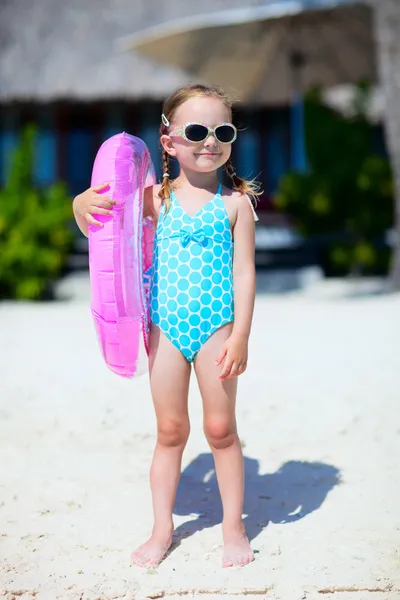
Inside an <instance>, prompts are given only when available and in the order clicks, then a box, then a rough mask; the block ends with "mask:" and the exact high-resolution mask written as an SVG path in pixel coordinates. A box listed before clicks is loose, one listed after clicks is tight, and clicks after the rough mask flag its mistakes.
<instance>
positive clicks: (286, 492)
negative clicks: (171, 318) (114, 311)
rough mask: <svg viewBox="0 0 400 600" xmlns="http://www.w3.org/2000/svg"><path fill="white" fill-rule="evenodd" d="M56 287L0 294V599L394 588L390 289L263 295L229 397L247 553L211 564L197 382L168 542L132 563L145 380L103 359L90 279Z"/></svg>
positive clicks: (149, 428) (333, 286)
mask: <svg viewBox="0 0 400 600" xmlns="http://www.w3.org/2000/svg"><path fill="white" fill-rule="evenodd" d="M263 281H264V283H265V278H264V279H263V278H260V289H262V288H263V287H264V286H263ZM378 287H379V284H378ZM66 289H67V290H69V289H73V291H74V294H75V295H76V296H77V297H76V298H75V299H74V300H73V301H71V302H58V303H53V304H37V305H34V304H14V303H4V304H2V305H0V342H1V363H0V364H1V366H0V374H1V379H0V386H1V387H0V394H1V402H0V417H1V419H0V598H6V599H7V600H12V599H14V600H17V599H18V600H27V599H33V598H35V599H39V600H56V599H62V600H64V599H65V600H67V599H68V600H95V599H98V600H106V599H107V600H108V599H110V600H111V599H114V600H116V599H119V600H122V599H124V600H128V599H132V600H133V599H137V600H143V599H145V598H164V597H166V598H169V599H170V600H177V599H178V598H184V599H187V600H189V599H191V600H194V599H196V600H200V599H201V600H211V599H215V598H220V597H222V596H223V597H224V599H226V600H233V599H235V600H236V599H237V598H244V597H246V598H250V599H255V598H258V599H260V598H271V599H275V600H277V599H282V600H300V599H306V600H316V599H317V598H318V599H320V600H386V599H389V598H390V599H391V600H392V599H399V598H400V500H399V498H400V469H399V460H400V459H399V457H400V402H399V400H400V296H399V295H392V296H390V295H389V296H386V295H374V294H369V293H366V294H365V295H364V294H362V293H361V289H360V288H359V286H355V287H354V289H353V288H349V286H348V285H344V284H343V283H336V282H333V283H329V284H327V283H321V284H314V285H313V286H312V287H311V288H309V290H308V291H306V292H295V293H291V294H287V295H275V296H273V295H269V296H261V295H260V296H258V299H257V306H256V315H255V321H254V327H253V335H252V340H251V359H250V364H249V369H248V372H247V373H246V374H245V375H244V376H243V377H242V378H241V386H240V395H239V401H238V422H239V431H240V436H241V439H242V440H243V445H244V453H245V457H246V470H247V493H246V506H245V513H246V514H247V515H248V516H247V517H246V523H247V527H248V531H249V533H250V535H251V537H252V538H253V539H252V546H253V548H254V549H255V550H257V551H258V553H257V554H256V560H255V562H254V563H252V564H251V565H249V566H248V567H246V568H244V569H224V570H223V569H221V568H220V561H221V532H220V525H219V519H220V502H219V499H218V493H217V489H216V485H215V476H214V474H213V471H212V461H211V458H210V452H209V449H208V446H207V444H206V441H205V439H204V437H203V434H202V430H201V420H202V416H201V406H200V399H199V395H198V392H197V389H196V386H195V381H194V380H193V386H192V391H191V396H190V413H191V419H192V434H191V438H190V441H189V444H188V447H187V449H186V451H185V455H184V472H183V475H182V479H181V488H180V491H179V494H178V500H177V508H176V511H177V513H178V514H177V515H176V517H175V524H176V527H177V528H179V531H178V533H179V535H180V543H179V545H177V546H176V547H175V549H174V550H173V552H172V553H171V554H170V555H169V556H168V558H167V559H166V560H165V561H164V562H163V563H162V564H161V565H160V567H159V568H158V569H157V570H156V571H146V570H144V571H143V570H141V569H140V568H138V567H135V566H130V560H129V558H130V553H131V551H132V550H134V549H135V548H136V547H137V546H138V545H139V544H140V543H142V542H143V541H144V540H145V539H146V538H147V537H148V535H149V533H150V528H151V518H152V514H151V498H150V491H149V484H148V471H149V467H150V461H151V457H152V451H153V447H154V443H155V419H154V415H153V409H152V404H151V397H150V393H149V386H148V381H147V377H146V376H144V377H142V378H140V379H138V380H134V381H124V380H122V379H119V378H118V377H117V376H115V375H113V374H112V373H111V372H109V371H108V370H107V368H106V367H105V366H104V365H103V363H102V359H101V357H100V353H99V350H98V347H97V341H96V338H95V334H94V328H93V326H92V322H91V317H90V313H89V307H88V287H87V280H86V278H85V279H84V280H79V278H78V280H76V278H75V279H74V280H73V281H72V283H67V284H66ZM353 292H354V293H353ZM246 594H247V595H246Z"/></svg>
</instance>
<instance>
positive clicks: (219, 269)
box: [150, 185, 234, 362]
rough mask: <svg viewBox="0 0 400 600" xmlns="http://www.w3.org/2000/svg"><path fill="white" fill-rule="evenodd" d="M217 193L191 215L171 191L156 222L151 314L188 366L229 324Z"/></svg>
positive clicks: (227, 236) (226, 253)
mask: <svg viewBox="0 0 400 600" xmlns="http://www.w3.org/2000/svg"><path fill="white" fill-rule="evenodd" d="M221 189H222V186H221V185H220V186H219V188H218V191H217V194H216V195H215V196H214V198H213V199H212V200H210V201H209V202H208V203H207V204H206V205H205V206H204V207H203V208H202V209H201V210H199V211H198V212H197V213H196V214H195V215H194V216H193V217H190V216H189V215H188V214H187V213H186V212H185V211H184V210H183V209H182V207H181V206H180V204H179V202H178V200H177V198H176V196H175V194H174V193H173V192H172V193H171V205H170V209H169V211H168V213H167V214H165V207H164V206H163V207H162V208H161V211H160V217H159V219H158V225H157V232H156V238H155V246H154V263H153V265H154V271H153V273H154V276H153V283H152V288H151V304H150V316H151V320H152V322H153V323H154V324H155V325H157V327H159V328H160V329H161V331H162V332H163V333H165V335H166V336H167V337H168V338H169V339H170V340H171V342H172V343H173V344H174V346H176V348H178V350H180V351H181V352H182V354H183V355H184V356H185V357H186V359H187V360H188V361H189V362H192V361H193V359H194V357H195V356H196V354H197V352H198V351H199V350H200V348H201V347H202V346H203V344H204V343H205V342H206V341H207V340H208V338H209V337H210V336H211V335H212V334H213V333H214V331H216V330H217V329H219V328H220V327H222V326H223V325H226V324H227V323H231V322H232V321H233V314H234V313H233V280H232V258H233V241H232V234H231V226H230V222H229V218H228V214H227V212H226V209H225V204H224V202H223V200H222V197H221Z"/></svg>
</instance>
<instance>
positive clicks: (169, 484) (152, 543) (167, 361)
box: [132, 326, 190, 567]
mask: <svg viewBox="0 0 400 600" xmlns="http://www.w3.org/2000/svg"><path fill="white" fill-rule="evenodd" d="M149 361H150V386H151V392H152V396H153V402H154V408H155V411H156V417H157V444H156V448H155V451H154V456H153V462H152V465H151V470H150V484H151V491H152V499H153V512H154V526H153V532H152V535H151V538H150V539H149V540H148V542H146V543H145V544H144V545H143V546H141V547H140V548H138V550H136V551H135V552H134V553H133V554H132V560H133V562H134V563H135V564H137V565H139V566H142V567H149V566H156V565H158V564H159V563H160V562H161V560H162V559H163V558H164V556H165V554H166V553H167V551H168V548H169V547H170V545H171V543H172V533H173V530H174V524H173V520H172V511H173V506H174V502H175V496H176V491H177V487H178V483H179V477H180V472H181V463H182V454H183V450H184V448H185V446H186V442H187V440H188V437H189V431H190V424H189V415H188V391H189V379H190V364H189V363H188V362H187V360H186V359H185V358H184V356H183V355H182V354H181V352H179V350H177V348H175V346H173V344H172V343H171V342H170V341H169V339H168V338H167V337H166V336H165V335H164V334H163V333H162V332H161V331H160V330H159V329H158V328H157V327H155V326H153V327H152V330H151V335H150V357H149Z"/></svg>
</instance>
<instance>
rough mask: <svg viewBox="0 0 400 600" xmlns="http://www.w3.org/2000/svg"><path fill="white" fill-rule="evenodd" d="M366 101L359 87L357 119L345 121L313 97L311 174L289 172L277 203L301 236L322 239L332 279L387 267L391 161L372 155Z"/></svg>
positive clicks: (308, 108) (309, 145) (309, 133)
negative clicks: (349, 273)
mask: <svg viewBox="0 0 400 600" xmlns="http://www.w3.org/2000/svg"><path fill="white" fill-rule="evenodd" d="M367 99H368V87H367V86H360V87H359V89H358V92H357V93H356V95H355V98H354V115H353V116H352V117H344V116H342V115H339V114H337V113H336V112H335V111H333V110H332V109H330V108H329V107H327V106H325V105H324V104H323V102H322V101H321V97H320V94H319V93H318V91H317V90H314V91H312V92H311V93H310V95H309V96H308V98H307V100H306V142H307V154H308V161H309V170H308V172H307V173H305V174H300V173H294V172H290V173H288V174H287V175H286V176H285V177H283V179H282V180H281V182H280V185H279V189H278V191H277V193H276V197H275V203H276V205H277V207H278V208H280V209H281V210H283V211H285V212H286V213H288V214H289V215H291V216H293V217H294V218H295V220H296V222H297V224H298V227H299V229H300V230H301V232H302V233H303V235H305V236H306V237H312V236H317V237H318V236H320V238H323V239H325V240H327V241H326V242H325V245H324V247H323V254H324V260H325V261H326V263H327V270H328V271H330V272H331V273H337V274H345V273H348V272H357V273H371V272H375V271H382V270H383V271H385V270H387V267H388V263H389V256H390V252H389V249H388V248H385V247H383V244H382V243H381V241H380V240H382V238H383V236H384V234H385V232H386V231H387V230H388V229H389V228H390V227H392V225H393V216H394V188H393V179H392V174H391V169H390V164H389V161H388V160H387V159H386V158H385V157H383V156H380V155H377V154H375V153H374V152H373V137H372V136H373V128H372V125H371V124H370V123H369V122H368V118H367V117H366V105H367ZM335 238H338V239H340V240H341V241H340V242H339V241H335Z"/></svg>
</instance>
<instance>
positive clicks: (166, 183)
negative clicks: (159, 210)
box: [158, 150, 172, 213]
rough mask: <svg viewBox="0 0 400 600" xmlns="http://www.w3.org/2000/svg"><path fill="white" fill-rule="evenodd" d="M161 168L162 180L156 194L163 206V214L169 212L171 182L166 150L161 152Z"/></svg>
mask: <svg viewBox="0 0 400 600" xmlns="http://www.w3.org/2000/svg"><path fill="white" fill-rule="evenodd" d="M162 166H163V180H162V184H161V188H160V191H159V193H158V195H159V197H160V198H161V200H162V201H163V203H164V204H165V212H166V213H167V212H168V211H169V207H170V204H171V200H170V195H171V189H172V185H171V180H170V177H169V154H168V152H167V151H166V150H163V151H162Z"/></svg>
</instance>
